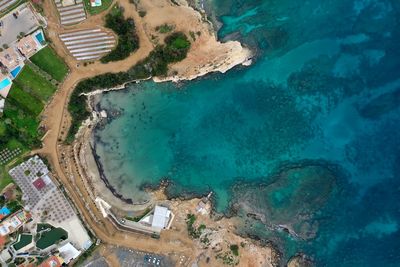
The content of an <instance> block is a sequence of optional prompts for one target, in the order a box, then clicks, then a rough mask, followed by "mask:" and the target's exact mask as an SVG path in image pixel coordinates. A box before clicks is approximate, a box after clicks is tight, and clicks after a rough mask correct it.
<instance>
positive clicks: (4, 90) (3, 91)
mask: <svg viewBox="0 0 400 267" xmlns="http://www.w3.org/2000/svg"><path fill="white" fill-rule="evenodd" d="M7 78H8V79H10V77H9V76H6V75H4V74H2V73H1V72H0V82H1V81H3V80H4V79H7ZM10 80H11V79H10ZM11 86H12V83H10V84H9V85H8V86H6V87H4V88H0V96H2V97H3V98H6V97H7V95H8V93H9V92H10V89H11Z"/></svg>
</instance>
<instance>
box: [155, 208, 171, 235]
mask: <svg viewBox="0 0 400 267" xmlns="http://www.w3.org/2000/svg"><path fill="white" fill-rule="evenodd" d="M170 215H171V211H169V210H168V209H167V208H166V207H161V206H156V207H155V208H154V214H153V220H152V222H151V226H152V227H155V228H160V229H163V228H165V227H167V225H168V222H169V219H170Z"/></svg>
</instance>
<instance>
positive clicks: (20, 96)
mask: <svg viewBox="0 0 400 267" xmlns="http://www.w3.org/2000/svg"><path fill="white" fill-rule="evenodd" d="M8 98H9V99H13V100H14V101H15V102H16V103H18V106H20V107H22V108H24V109H25V111H27V112H31V113H32V115H33V116H35V117H36V116H38V115H39V114H40V112H42V109H43V106H44V105H43V103H42V102H41V101H40V100H39V99H37V98H36V97H34V96H33V95H31V94H28V93H27V92H25V91H24V90H22V89H21V88H20V87H19V86H18V85H17V84H15V83H14V84H13V85H12V87H11V90H10V93H9V95H8Z"/></svg>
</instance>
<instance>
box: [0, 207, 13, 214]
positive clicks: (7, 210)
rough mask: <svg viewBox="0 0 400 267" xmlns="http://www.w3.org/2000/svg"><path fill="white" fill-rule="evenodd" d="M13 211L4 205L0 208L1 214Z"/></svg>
mask: <svg viewBox="0 0 400 267" xmlns="http://www.w3.org/2000/svg"><path fill="white" fill-rule="evenodd" d="M10 213H11V211H10V210H9V209H8V208H7V207H2V208H1V209H0V215H3V216H7V215H9V214H10Z"/></svg>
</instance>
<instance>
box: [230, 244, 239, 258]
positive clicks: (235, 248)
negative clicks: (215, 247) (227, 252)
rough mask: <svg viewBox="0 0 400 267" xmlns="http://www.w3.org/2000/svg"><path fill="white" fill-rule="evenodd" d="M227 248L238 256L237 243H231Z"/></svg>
mask: <svg viewBox="0 0 400 267" xmlns="http://www.w3.org/2000/svg"><path fill="white" fill-rule="evenodd" d="M229 248H230V249H231V251H232V254H233V255H235V256H239V246H238V245H231V246H230V247H229Z"/></svg>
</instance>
